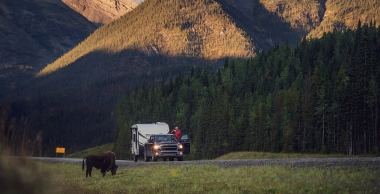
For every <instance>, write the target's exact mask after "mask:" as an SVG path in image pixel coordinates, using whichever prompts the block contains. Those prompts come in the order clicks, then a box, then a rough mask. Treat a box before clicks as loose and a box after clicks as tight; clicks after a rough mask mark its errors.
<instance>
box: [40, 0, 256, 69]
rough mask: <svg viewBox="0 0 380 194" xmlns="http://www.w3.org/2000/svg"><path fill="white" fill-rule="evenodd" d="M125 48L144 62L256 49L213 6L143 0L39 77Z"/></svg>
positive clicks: (236, 54) (248, 52)
mask: <svg viewBox="0 0 380 194" xmlns="http://www.w3.org/2000/svg"><path fill="white" fill-rule="evenodd" d="M126 49H135V50H139V51H141V52H143V53H144V55H145V57H141V58H140V60H142V61H144V58H146V57H147V58H149V57H152V56H157V55H160V56H163V57H178V56H181V57H196V58H201V59H206V60H217V59H220V58H224V57H227V56H230V57H251V56H253V49H254V47H253V45H252V44H251V42H250V39H249V38H248V37H246V36H245V33H244V32H243V31H242V30H241V29H238V28H237V27H236V26H235V25H234V23H233V22H232V21H231V19H230V18H229V16H228V15H226V14H225V13H224V12H223V10H222V9H221V7H220V5H219V4H218V3H216V2H215V1H208V2H207V3H204V1H191V2H187V1H161V2H159V1H149V0H147V1H145V2H143V3H142V4H141V5H140V6H138V7H137V8H136V9H134V10H133V11H131V12H129V13H127V14H126V15H124V16H123V17H121V18H120V19H118V20H116V21H113V22H112V23H110V24H108V25H106V26H103V27H101V28H100V29H98V30H97V31H96V32H94V33H93V34H92V35H91V36H89V37H88V38H87V39H86V40H85V41H83V42H82V43H81V44H80V45H78V46H77V47H76V48H74V49H73V50H72V51H70V52H69V53H67V54H66V55H65V56H63V57H61V58H59V59H58V60H56V61H55V62H54V63H52V64H50V65H48V66H47V67H46V68H44V69H43V70H42V71H41V72H40V73H39V75H43V74H47V73H49V72H52V71H55V70H57V69H58V68H62V67H65V66H67V65H70V64H71V63H72V62H74V61H75V60H77V59H79V58H80V57H83V56H84V55H86V54H89V53H91V52H94V51H98V52H105V53H109V54H117V53H119V52H121V51H123V50H126ZM127 55H128V54H127ZM129 62H130V61H129V58H128V57H126V59H125V60H121V61H117V62H114V61H113V60H112V59H109V62H108V63H114V64H115V63H117V64H128V63H129ZM144 63H145V64H146V62H142V64H144ZM147 65H150V64H147ZM136 68H138V67H136Z"/></svg>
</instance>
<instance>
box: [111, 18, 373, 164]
mask: <svg viewBox="0 0 380 194" xmlns="http://www.w3.org/2000/svg"><path fill="white" fill-rule="evenodd" d="M188 72H189V73H183V74H181V75H179V76H176V77H173V78H166V77H165V76H163V77H162V78H161V79H160V80H159V81H157V80H152V81H151V82H149V83H144V85H143V87H142V88H141V89H139V88H136V89H135V90H133V91H131V92H130V93H128V94H127V95H126V96H125V97H124V98H123V100H122V101H120V102H119V104H118V106H117V107H116V110H115V116H116V117H117V126H116V130H115V150H116V152H117V155H119V157H120V158H130V156H129V150H130V149H129V139H130V134H129V128H130V126H132V125H133V124H135V123H137V122H139V121H140V122H141V121H143V120H152V121H162V122H167V123H169V124H170V125H171V127H174V125H176V126H179V127H180V129H181V130H182V133H184V134H189V135H190V138H191V142H192V153H191V157H192V158H193V159H212V158H216V157H218V156H221V155H223V154H226V153H229V152H233V151H260V152H283V153H292V152H297V153H326V154H329V153H342V154H347V155H359V154H371V153H378V152H379V146H380V122H379V111H380V85H379V84H380V27H376V23H372V22H371V23H370V24H364V25H362V24H361V22H360V21H359V22H358V24H357V27H356V29H355V30H346V31H343V32H338V31H333V32H329V33H325V34H324V35H323V36H322V37H321V38H320V39H304V40H302V41H300V42H299V43H298V44H296V45H295V46H290V45H276V46H273V47H272V48H270V49H269V50H268V51H265V52H261V53H258V54H257V56H255V57H254V58H250V59H229V58H226V59H225V63H224V66H223V67H221V68H218V69H217V70H210V69H202V68H197V67H193V68H192V69H189V70H188ZM167 79H169V80H167ZM126 139H127V141H125V140H126Z"/></svg>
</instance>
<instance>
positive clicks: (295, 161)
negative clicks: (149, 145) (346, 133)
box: [32, 157, 380, 169]
mask: <svg viewBox="0 0 380 194" xmlns="http://www.w3.org/2000/svg"><path fill="white" fill-rule="evenodd" d="M32 159H33V160H37V161H42V162H52V163H57V162H58V163H59V162H66V163H75V164H78V165H80V164H82V161H83V159H81V158H47V157H32ZM116 164H117V165H118V166H119V167H122V168H133V167H140V166H149V165H159V164H160V165H197V164H216V165H219V166H221V167H239V166H264V165H291V166H294V167H342V166H368V167H370V168H376V169H380V157H371V158H367V157H366V158H291V159H245V160H192V161H158V162H144V161H140V160H139V161H137V162H133V161H131V160H116Z"/></svg>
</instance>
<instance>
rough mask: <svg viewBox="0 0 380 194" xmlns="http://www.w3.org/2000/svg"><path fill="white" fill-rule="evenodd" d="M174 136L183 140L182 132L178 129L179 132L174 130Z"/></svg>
mask: <svg viewBox="0 0 380 194" xmlns="http://www.w3.org/2000/svg"><path fill="white" fill-rule="evenodd" d="M174 136H175V137H176V138H177V139H178V140H180V139H181V130H179V129H177V130H174Z"/></svg>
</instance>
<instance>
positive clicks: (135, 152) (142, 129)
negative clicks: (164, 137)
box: [131, 122, 169, 162]
mask: <svg viewBox="0 0 380 194" xmlns="http://www.w3.org/2000/svg"><path fill="white" fill-rule="evenodd" d="M168 133H169V125H168V124H167V123H165V122H156V123H141V124H135V125H133V126H132V127H131V135H132V137H131V151H132V157H133V160H134V161H135V162H136V161H137V158H138V157H139V156H144V144H145V143H147V141H148V139H149V137H150V136H151V135H152V134H168Z"/></svg>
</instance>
